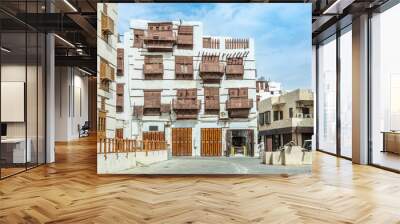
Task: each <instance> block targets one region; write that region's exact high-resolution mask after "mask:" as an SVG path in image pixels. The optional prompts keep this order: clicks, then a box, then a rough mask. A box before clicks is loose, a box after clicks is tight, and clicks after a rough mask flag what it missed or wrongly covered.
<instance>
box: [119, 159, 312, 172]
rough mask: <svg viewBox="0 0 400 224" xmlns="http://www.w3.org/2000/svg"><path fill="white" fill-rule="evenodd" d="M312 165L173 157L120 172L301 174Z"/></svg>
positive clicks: (307, 170) (256, 160)
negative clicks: (280, 164) (282, 164)
mask: <svg viewBox="0 0 400 224" xmlns="http://www.w3.org/2000/svg"><path fill="white" fill-rule="evenodd" d="M310 172H311V165H303V166H276V165H274V166H273V165H265V164H263V163H262V160H261V159H258V158H247V157H241V158H240V157H239V158H238V157H234V158H232V157H173V158H171V159H169V160H167V161H162V162H158V163H153V164H151V165H144V166H140V167H135V168H132V169H128V170H123V171H121V172H119V173H120V174H301V173H310Z"/></svg>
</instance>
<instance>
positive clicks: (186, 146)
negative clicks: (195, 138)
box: [172, 128, 192, 156]
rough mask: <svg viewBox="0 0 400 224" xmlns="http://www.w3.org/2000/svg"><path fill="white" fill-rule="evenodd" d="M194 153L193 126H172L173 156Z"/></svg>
mask: <svg viewBox="0 0 400 224" xmlns="http://www.w3.org/2000/svg"><path fill="white" fill-rule="evenodd" d="M191 155H192V128H172V156H191Z"/></svg>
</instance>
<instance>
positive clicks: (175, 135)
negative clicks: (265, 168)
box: [135, 120, 259, 157]
mask: <svg viewBox="0 0 400 224" xmlns="http://www.w3.org/2000/svg"><path fill="white" fill-rule="evenodd" d="M141 122H142V123H141V127H142V129H143V131H141V132H138V133H137V134H138V135H137V136H138V138H142V139H143V140H152V139H151V138H154V139H155V140H156V139H163V140H165V141H166V143H167V148H168V153H169V156H203V157H221V156H227V157H238V156H239V157H243V156H245V157H258V156H259V151H258V147H257V142H256V141H255V140H256V139H257V138H256V136H257V135H258V132H257V128H256V127H255V126H254V127H252V126H250V125H249V122H248V121H237V122H224V121H222V122H220V121H208V122H207V121H198V120H181V121H175V122H173V123H172V124H171V122H162V121H141ZM250 124H251V123H250ZM135 126H137V124H135ZM151 133H153V134H151ZM155 133H157V134H155Z"/></svg>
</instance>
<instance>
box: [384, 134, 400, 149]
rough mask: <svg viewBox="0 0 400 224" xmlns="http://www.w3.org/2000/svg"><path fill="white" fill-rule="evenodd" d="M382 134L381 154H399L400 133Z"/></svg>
mask: <svg viewBox="0 0 400 224" xmlns="http://www.w3.org/2000/svg"><path fill="white" fill-rule="evenodd" d="M382 134H383V152H392V153H396V154H400V132H398V131H396V132H394V131H386V132H382Z"/></svg>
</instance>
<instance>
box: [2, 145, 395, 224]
mask: <svg viewBox="0 0 400 224" xmlns="http://www.w3.org/2000/svg"><path fill="white" fill-rule="evenodd" d="M95 147H96V146H95V142H94V139H86V140H84V141H80V142H73V143H71V144H68V145H57V154H56V159H57V162H56V163H55V164H51V165H46V166H41V167H39V168H35V169H33V170H29V171H28V172H25V173H22V174H19V175H16V176H13V177H10V178H7V179H5V180H2V181H0V223H44V222H48V223H173V224H175V223H374V224H375V223H384V224H387V223H400V175H399V174H395V173H391V172H387V171H384V170H380V169H377V168H374V167H369V166H358V165H352V164H351V163H350V162H349V161H347V160H343V159H337V158H335V157H333V156H330V155H326V154H322V153H316V154H315V162H314V165H313V173H312V174H307V175H295V176H289V177H287V176H217V177H216V176H189V177H188V176H186V177H177V176H148V177H146V176H140V177H139V176H127V175H124V176H98V175H97V174H96V149H95Z"/></svg>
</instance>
